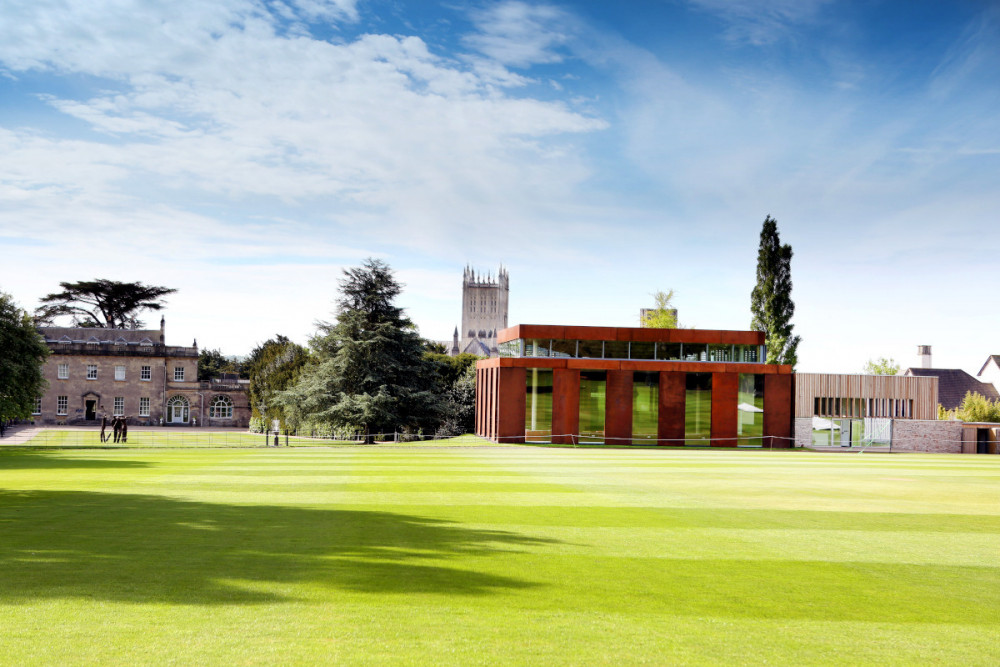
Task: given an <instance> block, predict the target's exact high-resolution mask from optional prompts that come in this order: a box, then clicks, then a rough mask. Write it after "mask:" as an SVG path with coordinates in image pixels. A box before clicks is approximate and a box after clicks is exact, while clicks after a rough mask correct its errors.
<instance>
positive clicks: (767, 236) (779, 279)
mask: <svg viewBox="0 0 1000 667" xmlns="http://www.w3.org/2000/svg"><path fill="white" fill-rule="evenodd" d="M750 310H751V311H752V313H753V320H752V321H751V323H750V328H751V329H753V330H754V331H763V332H764V333H765V334H766V342H767V363H769V364H788V365H790V366H792V367H793V368H794V366H795V364H796V362H797V361H798V356H797V350H798V346H799V342H800V341H801V338H800V337H799V336H795V335H793V334H792V329H793V328H794V325H793V324H792V315H794V314H795V303H794V302H793V301H792V246H790V245H788V244H785V245H781V238H780V237H779V235H778V221H777V220H775V219H774V218H772V217H771V216H767V217H766V218H764V226H763V227H762V229H761V231H760V248H759V250H758V252H757V284H756V286H754V288H753V292H752V293H751V295H750Z"/></svg>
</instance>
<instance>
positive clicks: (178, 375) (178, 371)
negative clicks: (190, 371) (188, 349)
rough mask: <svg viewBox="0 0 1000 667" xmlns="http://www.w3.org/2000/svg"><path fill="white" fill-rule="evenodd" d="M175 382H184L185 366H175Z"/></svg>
mask: <svg viewBox="0 0 1000 667" xmlns="http://www.w3.org/2000/svg"><path fill="white" fill-rule="evenodd" d="M174 382H184V367H183V366H174Z"/></svg>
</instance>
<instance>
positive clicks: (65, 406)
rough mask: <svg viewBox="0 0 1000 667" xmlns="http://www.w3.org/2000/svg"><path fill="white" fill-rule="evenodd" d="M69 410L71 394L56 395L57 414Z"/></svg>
mask: <svg viewBox="0 0 1000 667" xmlns="http://www.w3.org/2000/svg"><path fill="white" fill-rule="evenodd" d="M68 412H69V396H56V414H57V415H65V414H67V413H68Z"/></svg>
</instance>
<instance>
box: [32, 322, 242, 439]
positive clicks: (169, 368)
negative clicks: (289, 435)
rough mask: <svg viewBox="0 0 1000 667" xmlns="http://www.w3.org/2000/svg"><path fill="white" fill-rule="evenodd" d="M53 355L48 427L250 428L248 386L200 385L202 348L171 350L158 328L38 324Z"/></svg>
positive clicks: (38, 417) (218, 381)
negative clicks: (122, 421)
mask: <svg viewBox="0 0 1000 667" xmlns="http://www.w3.org/2000/svg"><path fill="white" fill-rule="evenodd" d="M38 332H39V333H40V334H41V335H42V337H43V338H44V339H45V342H46V344H48V346H49V350H50V351H51V352H52V354H51V355H50V356H49V358H48V360H47V361H46V362H45V367H44V368H43V373H44V375H45V378H46V380H47V381H48V388H47V389H46V391H45V393H44V394H43V395H42V396H39V397H38V399H37V400H36V401H35V407H34V409H33V410H32V412H33V415H34V420H35V421H36V422H40V423H43V424H79V425H92V424H95V423H99V422H100V420H101V418H102V417H107V418H110V417H112V416H119V417H127V418H128V420H129V423H131V424H167V425H176V426H196V425H201V426H246V425H247V424H248V423H249V420H250V408H249V405H248V403H247V386H246V381H242V380H239V378H231V377H230V378H226V377H223V378H214V379H212V380H210V381H208V382H199V381H198V347H197V344H194V345H192V346H190V347H185V346H173V345H167V344H166V342H165V322H164V320H162V319H161V320H160V328H159V329H144V330H130V329H101V328H96V327H93V328H91V327H39V329H38Z"/></svg>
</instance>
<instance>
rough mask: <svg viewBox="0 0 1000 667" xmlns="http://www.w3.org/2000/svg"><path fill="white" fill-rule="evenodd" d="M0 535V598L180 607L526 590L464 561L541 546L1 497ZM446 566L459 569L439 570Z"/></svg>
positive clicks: (82, 498)
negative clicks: (311, 591)
mask: <svg viewBox="0 0 1000 667" xmlns="http://www.w3.org/2000/svg"><path fill="white" fill-rule="evenodd" d="M0 534H2V535H3V539H2V540H0V599H14V600H17V599H32V598H64V597H86V598H97V599H106V600H114V601H129V602H169V603H181V604H230V603H233V604H235V603H240V604H244V603H252V602H273V601H280V600H282V599H286V598H285V596H284V595H283V594H279V593H275V592H274V591H273V590H267V589H268V588H269V587H271V585H273V584H279V585H280V584H299V583H305V584H310V585H314V586H318V587H320V588H328V589H340V590H345V591H357V592H367V593H385V594H393V593H415V592H416V593H442V594H449V595H456V594H457V595H487V594H490V593H493V592H497V591H500V590H505V589H523V588H530V587H534V586H536V585H537V584H535V583H532V582H529V581H526V580H522V579H517V578H513V577H505V576H496V575H491V574H487V573H482V572H474V571H470V570H468V569H463V568H462V566H461V563H460V560H461V558H462V557H463V556H467V555H476V554H488V553H491V552H494V551H501V550H502V551H504V552H506V551H509V550H510V549H511V548H512V547H516V546H527V545H531V544H537V543H541V542H542V541H540V540H536V539H534V538H529V537H525V536H521V535H518V534H516V533H511V532H504V531H495V530H474V529H468V528H463V527H462V526H461V525H459V524H454V523H449V522H446V521H438V520H434V519H428V518H424V517H419V516H410V515H405V514H395V513H390V512H378V511H372V512H367V511H345V510H335V509H333V510H324V509H304V508H297V507H278V506H261V505H248V506H240V505H222V504H210V503H201V502H189V501H182V500H175V499H170V498H164V497H161V496H145V495H126V494H108V493H91V492H66V491H25V492H2V493H0ZM450 559H453V560H454V561H456V565H455V566H454V567H452V566H450V565H444V564H442V561H448V560H450ZM432 561H433V562H432Z"/></svg>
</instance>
